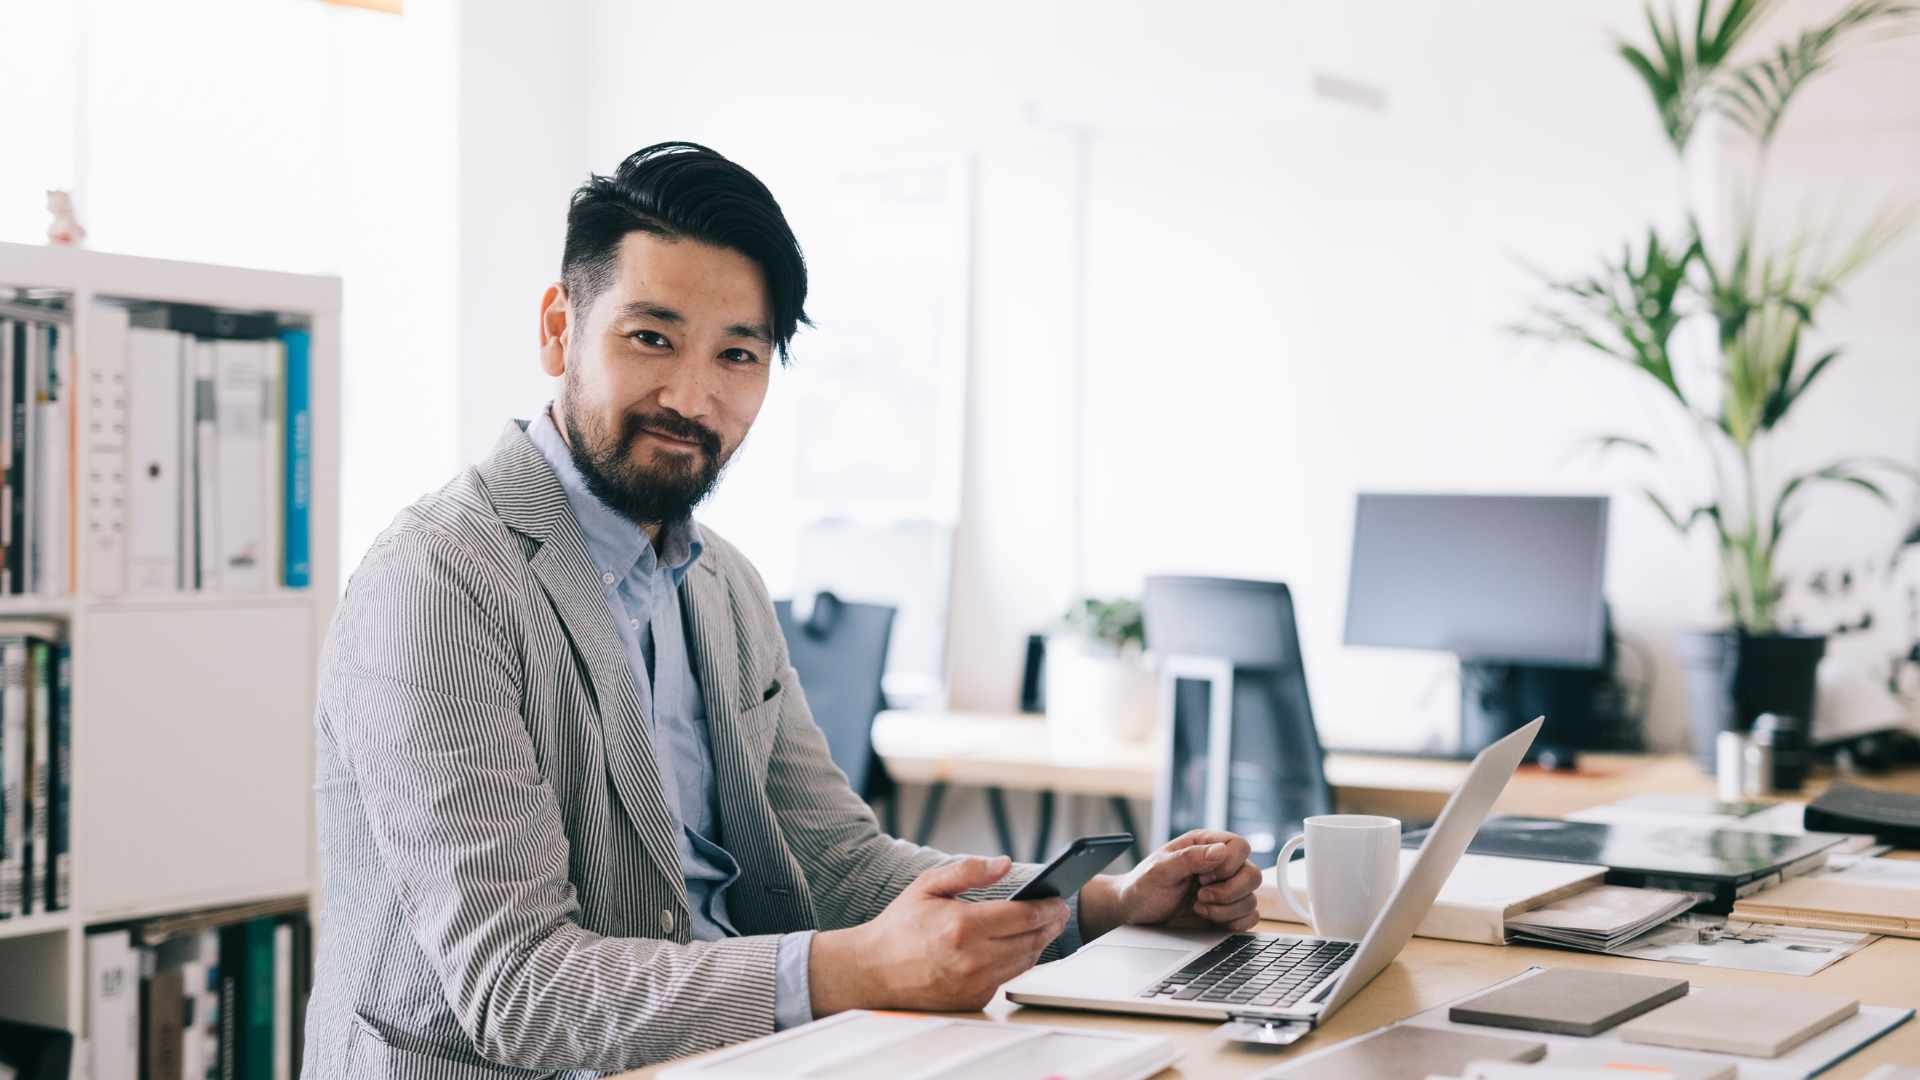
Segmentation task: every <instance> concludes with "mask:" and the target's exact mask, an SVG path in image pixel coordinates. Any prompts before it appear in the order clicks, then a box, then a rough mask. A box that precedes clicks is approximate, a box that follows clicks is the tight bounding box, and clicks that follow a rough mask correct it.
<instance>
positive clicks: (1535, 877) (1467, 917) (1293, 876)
mask: <svg viewBox="0 0 1920 1080" xmlns="http://www.w3.org/2000/svg"><path fill="white" fill-rule="evenodd" d="M1418 857H1419V852H1416V851H1408V850H1405V849H1402V851H1401V852H1400V878H1401V880H1402V881H1404V880H1406V877H1407V875H1408V874H1409V873H1410V872H1411V871H1412V869H1413V864H1414V861H1415V860H1416V859H1417V858H1418ZM1311 864H1312V860H1311V858H1308V859H1301V860H1296V861H1294V862H1292V863H1290V864H1289V865H1288V867H1287V880H1288V881H1289V882H1291V883H1292V884H1293V885H1294V887H1295V888H1296V889H1301V890H1304V889H1305V888H1306V885H1307V875H1308V873H1309V872H1310V871H1309V869H1308V868H1309V867H1310V866H1311ZM1275 872H1276V871H1275V868H1271V867H1270V868H1268V869H1267V870H1266V871H1265V873H1264V874H1263V875H1262V878H1261V884H1260V888H1259V890H1258V891H1257V892H1256V894H1255V902H1256V903H1257V904H1258V905H1259V911H1260V916H1261V918H1266V919H1282V920H1287V921H1291V920H1293V919H1295V918H1297V916H1295V915H1294V914H1293V912H1292V909H1291V908H1288V907H1287V906H1286V902H1285V901H1284V900H1282V899H1281V898H1280V893H1279V890H1278V888H1277V887H1276V885H1275ZM1606 872H1607V868H1606V867H1604V866H1583V865H1580V864H1577V863H1559V862H1543V861H1540V860H1537V859H1508V858H1501V857H1499V856H1496V855H1463V856H1461V857H1460V862H1459V863H1458V864H1457V865H1456V866H1455V867H1454V869H1453V873H1452V874H1450V875H1448V877H1447V881H1446V884H1444V885H1442V886H1441V887H1440V895H1439V896H1438V897H1436V898H1435V899H1434V902H1433V906H1432V907H1431V908H1429V909H1428V911H1427V914H1426V916H1425V917H1424V918H1422V919H1421V920H1420V926H1419V927H1418V929H1416V930H1415V931H1414V933H1416V934H1418V935H1420V936H1421V937H1428V938H1443V939H1446V940H1450V941H1470V942H1475V943H1478V944H1482V945H1504V944H1506V943H1507V940H1508V937H1509V935H1508V928H1507V920H1508V919H1509V918H1511V917H1512V916H1514V915H1518V914H1520V913H1521V912H1524V911H1530V910H1532V909H1534V908H1537V907H1541V906H1543V905H1545V904H1549V903H1552V902H1553V901H1555V900H1559V899H1561V898H1563V897H1566V896H1571V895H1573V894H1575V893H1578V892H1581V891H1584V890H1586V889H1590V888H1592V887H1594V886H1595V885H1598V884H1599V883H1600V879H1601V878H1602V877H1603V876H1605V874H1606Z"/></svg>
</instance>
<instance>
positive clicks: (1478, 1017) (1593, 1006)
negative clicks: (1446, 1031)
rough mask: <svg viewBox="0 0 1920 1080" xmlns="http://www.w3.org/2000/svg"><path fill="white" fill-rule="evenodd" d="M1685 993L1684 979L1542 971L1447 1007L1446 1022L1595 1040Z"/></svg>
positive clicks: (1573, 970) (1574, 969)
mask: <svg viewBox="0 0 1920 1080" xmlns="http://www.w3.org/2000/svg"><path fill="white" fill-rule="evenodd" d="M1686 992H1687V981H1686V980H1685V979H1659V978H1654V977H1653V976H1650V975H1628V974H1626V973H1624V972H1617V971H1581V970H1579V969H1577V968H1548V969H1547V970H1546V971H1543V972H1541V973H1540V974H1538V975H1535V976H1534V977H1533V978H1531V979H1528V980H1526V981H1525V982H1522V983H1515V984H1513V985H1510V986H1503V987H1500V988H1498V989H1494V990H1490V991H1488V992H1487V993H1484V994H1481V995H1480V996H1479V997H1476V998H1471V999H1469V1000H1467V1001H1463V1002H1461V1003H1460V1004H1458V1005H1455V1006H1453V1008H1451V1009H1449V1010H1448V1011H1447V1019H1449V1020H1452V1021H1453V1022H1454V1023H1456V1024H1483V1025H1487V1026H1489V1027H1503V1028H1514V1029H1516V1030H1519V1031H1544V1032H1549V1033H1552V1034H1556V1035H1598V1034H1600V1033H1601V1032H1603V1031H1606V1030H1607V1029H1608V1028H1611V1027H1613V1026H1614V1025H1616V1024H1618V1023H1620V1022H1621V1021H1623V1020H1631V1019H1632V1018H1634V1017H1636V1016H1639V1015H1641V1014H1642V1013H1646V1012H1650V1011H1652V1010H1654V1009H1657V1008H1659V1007H1660V1006H1662V1005H1665V1004H1666V1003H1668V1002H1670V1001H1673V1000H1674V999H1676V998H1680V997H1683V996H1685V995H1686Z"/></svg>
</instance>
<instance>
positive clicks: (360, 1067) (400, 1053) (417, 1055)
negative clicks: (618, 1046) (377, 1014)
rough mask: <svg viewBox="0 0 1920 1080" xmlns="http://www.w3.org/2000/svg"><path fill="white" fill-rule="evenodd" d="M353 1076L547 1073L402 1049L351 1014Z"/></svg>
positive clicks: (505, 1079)
mask: <svg viewBox="0 0 1920 1080" xmlns="http://www.w3.org/2000/svg"><path fill="white" fill-rule="evenodd" d="M347 1059H348V1060H349V1061H351V1062H353V1075H354V1078H355V1080H361V1078H365V1080H534V1078H535V1077H542V1076H548V1075H551V1074H549V1073H540V1072H534V1071H532V1070H529V1069H516V1068H513V1067H511V1066H507V1065H493V1064H489V1063H487V1062H480V1061H470V1060H462V1059H460V1058H448V1057H441V1056H439V1055H438V1054H427V1053H422V1052H420V1051H418V1050H402V1049H401V1048H400V1047H398V1046H395V1045H393V1044H392V1043H390V1042H388V1041H387V1040H386V1037H385V1036H383V1035H381V1034H380V1031H379V1029H378V1028H375V1027H374V1026H373V1023H372V1022H371V1021H369V1020H368V1019H367V1018H366V1017H364V1016H361V1015H360V1014H359V1013H355V1014H354V1016H353V1050H352V1052H351V1053H349V1054H348V1055H347Z"/></svg>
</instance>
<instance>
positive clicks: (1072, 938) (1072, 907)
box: [1053, 893, 1085, 956]
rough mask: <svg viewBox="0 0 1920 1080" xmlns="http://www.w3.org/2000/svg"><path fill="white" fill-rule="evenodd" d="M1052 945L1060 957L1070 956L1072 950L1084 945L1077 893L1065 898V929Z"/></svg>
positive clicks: (1078, 895)
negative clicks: (1058, 951)
mask: <svg viewBox="0 0 1920 1080" xmlns="http://www.w3.org/2000/svg"><path fill="white" fill-rule="evenodd" d="M1053 943H1054V944H1055V945H1056V946H1058V947H1059V949H1060V955H1061V956H1072V955H1073V953H1074V950H1076V949H1078V948H1079V947H1080V946H1081V945H1082V944H1084V943H1085V938H1083V937H1082V936H1081V934H1080V894H1079V893H1074V894H1073V895H1072V896H1069V897H1067V928H1066V929H1065V930H1062V931H1060V936H1059V937H1057V938H1054V939H1053Z"/></svg>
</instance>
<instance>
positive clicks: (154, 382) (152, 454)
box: [125, 327, 183, 593]
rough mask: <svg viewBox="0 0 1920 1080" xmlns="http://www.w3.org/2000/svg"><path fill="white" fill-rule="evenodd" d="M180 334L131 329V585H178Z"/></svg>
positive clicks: (158, 588)
mask: <svg viewBox="0 0 1920 1080" xmlns="http://www.w3.org/2000/svg"><path fill="white" fill-rule="evenodd" d="M181 356H182V342H181V338H180V335H178V334H175V333H174V332H172V331H171V330H153V329H149V328H146V327H133V328H131V329H129V330H128V331H127V361H126V365H127V367H126V372H127V377H126V386H127V394H126V409H127V453H128V461H129V467H128V469H127V476H128V479H127V485H128V498H127V510H126V526H127V532H126V540H125V545H126V551H127V574H126V586H127V590H128V591H129V592H135V593H154V592H173V591H175V590H177V589H179V588H180V587H181V584H182V581H181V577H180V559H181V552H180V492H181V487H182V480H183V476H182V458H181V456H180V449H181V430H180V429H181V424H180V394H181V390H180V387H181V383H182V381H183V379H182V376H183V372H182V368H181V363H182V359H181Z"/></svg>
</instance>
